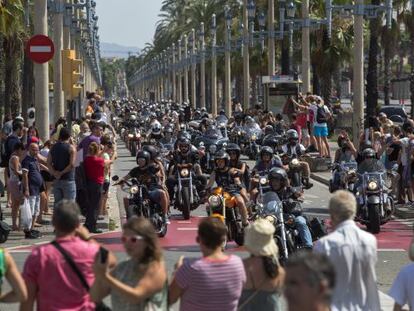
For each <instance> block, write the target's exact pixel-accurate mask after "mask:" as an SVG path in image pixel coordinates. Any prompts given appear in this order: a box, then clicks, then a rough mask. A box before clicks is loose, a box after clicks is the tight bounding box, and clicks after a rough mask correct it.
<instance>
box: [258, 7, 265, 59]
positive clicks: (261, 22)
mask: <svg viewBox="0 0 414 311" xmlns="http://www.w3.org/2000/svg"><path fill="white" fill-rule="evenodd" d="M259 26H260V46H261V48H262V53H263V51H264V46H265V41H264V33H263V32H264V28H265V26H266V15H265V14H264V13H263V12H260V14H259Z"/></svg>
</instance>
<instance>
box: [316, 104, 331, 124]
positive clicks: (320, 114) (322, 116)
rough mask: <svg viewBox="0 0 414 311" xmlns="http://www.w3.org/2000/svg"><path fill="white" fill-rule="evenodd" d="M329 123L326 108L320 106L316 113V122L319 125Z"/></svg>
mask: <svg viewBox="0 0 414 311" xmlns="http://www.w3.org/2000/svg"><path fill="white" fill-rule="evenodd" d="M327 121H328V114H327V112H326V110H325V106H318V110H317V111H316V122H317V123H326V122H327Z"/></svg>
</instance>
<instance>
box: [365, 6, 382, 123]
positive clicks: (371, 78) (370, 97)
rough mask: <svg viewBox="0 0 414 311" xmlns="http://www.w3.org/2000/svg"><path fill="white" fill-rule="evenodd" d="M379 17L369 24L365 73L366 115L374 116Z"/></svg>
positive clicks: (376, 95)
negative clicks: (366, 68)
mask: <svg viewBox="0 0 414 311" xmlns="http://www.w3.org/2000/svg"><path fill="white" fill-rule="evenodd" d="M371 3H372V4H373V5H379V4H380V3H379V1H378V0H372V1H371ZM379 26H380V23H379V19H378V18H376V19H372V20H371V21H370V24H369V28H370V39H369V54H368V73H367V85H366V91H367V117H370V116H375V115H376V110H377V105H378V60H377V58H378V52H379V46H378V30H379Z"/></svg>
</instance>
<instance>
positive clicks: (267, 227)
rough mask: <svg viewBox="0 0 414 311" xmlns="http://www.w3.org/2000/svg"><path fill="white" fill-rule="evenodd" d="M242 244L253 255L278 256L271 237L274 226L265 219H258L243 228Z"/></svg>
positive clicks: (277, 250)
mask: <svg viewBox="0 0 414 311" xmlns="http://www.w3.org/2000/svg"><path fill="white" fill-rule="evenodd" d="M245 230H246V231H245V237H244V246H245V247H246V249H247V250H248V251H249V252H250V253H251V254H252V255H254V256H274V257H276V258H277V257H278V256H279V249H278V247H277V245H276V243H275V241H274V239H273V234H274V233H275V227H274V226H273V225H272V224H271V223H270V222H269V221H267V220H265V219H258V220H256V221H255V222H254V223H252V224H251V225H250V226H248V227H247V228H246V229H245Z"/></svg>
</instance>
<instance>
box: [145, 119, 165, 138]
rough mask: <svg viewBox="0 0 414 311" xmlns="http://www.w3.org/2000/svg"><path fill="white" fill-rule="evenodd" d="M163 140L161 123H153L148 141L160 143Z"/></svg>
mask: <svg viewBox="0 0 414 311" xmlns="http://www.w3.org/2000/svg"><path fill="white" fill-rule="evenodd" d="M161 138H162V132H161V123H160V122H158V121H156V122H153V123H152V125H151V130H150V133H149V135H148V140H149V141H151V140H155V141H159V140H160V139H161Z"/></svg>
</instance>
